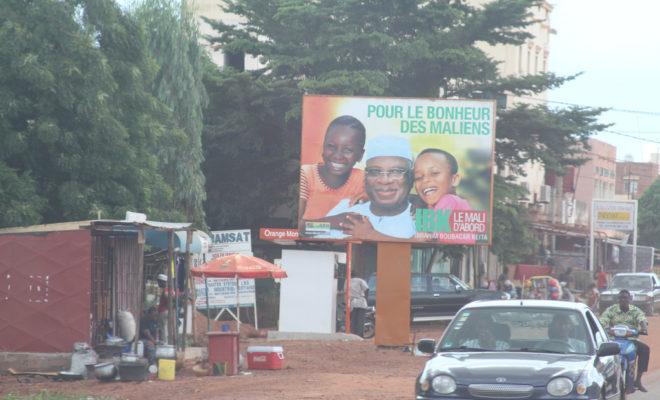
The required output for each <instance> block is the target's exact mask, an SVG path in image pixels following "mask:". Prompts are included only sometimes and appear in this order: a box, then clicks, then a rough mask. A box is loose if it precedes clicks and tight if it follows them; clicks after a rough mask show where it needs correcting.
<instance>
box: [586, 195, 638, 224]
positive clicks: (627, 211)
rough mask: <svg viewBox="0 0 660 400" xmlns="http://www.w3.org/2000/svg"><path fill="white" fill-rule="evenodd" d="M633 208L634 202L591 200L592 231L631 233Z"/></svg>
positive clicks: (633, 221)
mask: <svg viewBox="0 0 660 400" xmlns="http://www.w3.org/2000/svg"><path fill="white" fill-rule="evenodd" d="M635 208H636V200H627V201H626V200H619V201H614V200H593V217H594V229H604V230H611V231H632V230H633V229H635Z"/></svg>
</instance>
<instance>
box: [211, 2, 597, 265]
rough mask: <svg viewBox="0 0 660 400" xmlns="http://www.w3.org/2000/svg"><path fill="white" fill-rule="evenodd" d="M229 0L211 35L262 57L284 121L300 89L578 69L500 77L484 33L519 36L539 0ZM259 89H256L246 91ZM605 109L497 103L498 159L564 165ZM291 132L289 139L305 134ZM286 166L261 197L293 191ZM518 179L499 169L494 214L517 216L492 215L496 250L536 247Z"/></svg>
mask: <svg viewBox="0 0 660 400" xmlns="http://www.w3.org/2000/svg"><path fill="white" fill-rule="evenodd" d="M225 3H226V6H225V10H226V11H227V12H229V13H232V14H236V15H238V16H241V17H242V18H243V20H244V22H242V23H241V24H235V25H231V24H227V23H223V22H221V21H209V23H210V24H211V25H212V26H213V27H214V29H215V30H216V31H217V35H216V36H214V37H212V38H210V40H211V41H212V42H213V43H214V44H217V45H220V46H221V47H222V48H223V49H224V50H226V51H229V52H232V53H240V52H244V53H246V54H251V55H254V56H258V57H259V59H260V61H261V62H262V63H263V68H262V69H261V70H259V71H255V72H254V73H252V74H251V77H252V81H251V82H252V84H257V82H258V84H260V85H263V86H264V87H266V88H274V87H275V85H279V86H280V87H286V88H287V89H289V90H288V91H286V92H284V93H282V95H281V96H280V97H281V98H282V99H283V100H284V101H285V102H288V103H289V107H288V111H287V112H286V113H283V114H282V115H281V117H280V121H281V125H282V126H284V122H286V126H296V124H298V126H299V110H300V99H301V97H302V94H303V93H316V94H342V95H379V96H410V97H435V96H436V95H437V92H438V88H439V87H442V88H445V90H446V92H447V94H448V95H451V96H454V95H456V96H460V97H468V98H470V97H483V96H489V97H491V98H494V97H495V96H497V95H500V94H505V93H509V94H517V95H522V94H525V95H533V94H535V93H540V92H543V91H545V90H547V89H550V88H553V87H556V86H559V85H561V84H563V83H564V82H566V81H567V80H569V79H572V78H574V77H558V76H555V75H553V74H541V75H535V76H527V77H522V78H511V77H505V78H500V77H499V76H498V73H497V64H496V62H494V61H493V60H492V59H490V58H489V57H488V56H487V55H486V54H485V53H484V52H483V51H482V50H480V49H479V48H478V47H477V46H476V45H477V44H478V43H482V42H485V43H488V44H492V45H494V44H514V45H519V44H522V43H523V42H524V40H525V39H527V38H529V37H530V36H531V35H530V34H529V33H526V32H525V31H524V28H525V27H526V26H528V25H529V24H530V23H532V22H533V21H532V19H531V14H530V12H529V10H530V9H531V7H533V6H536V5H537V4H538V1H535V0H496V1H492V2H489V3H487V4H485V5H484V6H483V7H474V6H471V5H469V4H466V3H465V2H462V1H421V0H417V1H415V0H408V1H397V0H382V1H357V0H331V1H330V0H329V1H323V2H307V1H303V0H299V1H286V2H284V1H277V0H270V1H258V0H245V1H226V2H225ZM223 73H224V72H223ZM218 95H220V96H224V95H226V92H224V91H220V92H218ZM252 100H256V99H254V98H250V99H248V101H246V103H250V102H251V101H252ZM599 113H600V110H588V109H577V108H576V109H572V110H553V109H550V108H548V107H536V108H531V107H525V106H520V107H516V108H514V109H513V110H507V111H504V112H502V113H501V114H500V119H499V121H498V129H497V132H498V140H497V143H496V154H497V163H498V166H500V167H503V166H508V167H509V168H510V169H511V170H513V171H514V172H516V173H520V171H521V170H520V168H519V166H520V165H521V164H523V163H525V162H526V161H538V162H541V163H543V164H544V165H547V166H549V168H551V169H556V170H559V171H560V170H561V168H562V166H563V165H565V164H566V163H569V164H570V163H579V162H581V161H580V160H579V157H576V156H577V154H576V152H577V151H578V150H575V149H576V147H575V146H581V145H582V144H586V138H587V137H588V136H589V135H590V134H592V133H594V132H595V131H596V130H598V128H599V127H600V126H599V125H597V124H595V123H594V122H593V120H592V118H595V117H596V116H597V115H598V114H599ZM275 115H276V116H277V114H275ZM287 118H289V119H287ZM530 118H531V119H533V121H530ZM565 118H568V121H564V119H565ZM292 120H293V121H295V123H292V122H291V121H292ZM557 124H559V125H558V126H557ZM528 129H535V130H534V131H531V130H528ZM223 130H224V127H223V126H217V128H216V130H215V132H216V133H215V134H214V137H216V138H218V137H222V136H223ZM264 132H268V134H269V135H271V134H276V133H274V132H272V131H242V134H243V135H248V136H249V138H250V139H248V138H245V139H242V140H245V141H248V140H252V139H254V140H259V136H263V135H265V133H264ZM530 132H534V134H530ZM209 139H210V140H213V139H212V138H209ZM289 144H290V146H291V147H292V148H293V147H294V146H297V145H298V140H295V141H291V142H290V143H289ZM227 146H229V147H231V146H233V144H232V143H227ZM297 152H298V149H297V148H295V151H292V152H291V153H290V154H291V156H292V157H293V158H292V159H291V162H295V161H296V155H297ZM207 157H212V156H211V155H207ZM209 162H211V160H209ZM236 162H239V163H240V161H239V160H236ZM283 165H286V164H283ZM282 172H283V171H281V170H276V171H270V170H261V171H259V173H261V174H262V175H263V176H267V177H270V178H271V179H273V180H277V181H278V182H281V183H284V182H286V183H287V184H286V185H281V186H278V188H276V189H275V191H274V192H266V191H261V193H260V195H259V196H255V197H258V198H260V199H270V198H282V196H281V194H283V193H289V192H293V190H291V189H290V187H292V186H295V182H296V176H295V174H291V175H290V176H287V177H286V179H285V178H282V177H281V174H282ZM284 172H286V170H285V171H284ZM216 184H219V182H216ZM511 185H512V184H511V183H510V182H507V181H504V180H500V182H499V183H498V184H497V185H496V190H495V195H496V199H495V211H494V216H495V218H514V219H513V220H510V221H509V222H510V223H498V222H497V221H496V223H495V224H494V227H495V231H494V233H493V237H496V236H499V237H501V238H502V239H504V238H508V240H501V241H499V242H498V243H499V245H496V246H494V250H495V251H496V252H497V253H498V254H500V255H504V254H507V253H508V254H518V251H517V250H516V251H510V250H511V248H512V247H513V246H521V245H522V246H524V247H525V249H523V250H529V249H530V248H531V244H530V242H529V241H528V240H520V241H516V239H518V238H520V236H521V235H523V236H524V235H526V234H527V233H526V232H525V231H524V225H525V213H524V212H523V210H521V209H520V207H519V205H518V203H517V197H516V196H512V195H511V194H512V193H513V192H514V191H515V190H516V189H515V188H514V187H513V186H511ZM251 190H260V188H251ZM239 212H240V211H239ZM520 226H522V227H520Z"/></svg>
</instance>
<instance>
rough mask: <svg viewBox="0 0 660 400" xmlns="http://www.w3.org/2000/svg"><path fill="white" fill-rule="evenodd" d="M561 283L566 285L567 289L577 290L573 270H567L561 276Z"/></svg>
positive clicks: (569, 268)
mask: <svg viewBox="0 0 660 400" xmlns="http://www.w3.org/2000/svg"><path fill="white" fill-rule="evenodd" d="M559 282H564V283H566V287H567V288H569V289H575V277H574V276H573V268H571V267H568V268H566V270H565V271H564V272H563V273H561V274H560V275H559Z"/></svg>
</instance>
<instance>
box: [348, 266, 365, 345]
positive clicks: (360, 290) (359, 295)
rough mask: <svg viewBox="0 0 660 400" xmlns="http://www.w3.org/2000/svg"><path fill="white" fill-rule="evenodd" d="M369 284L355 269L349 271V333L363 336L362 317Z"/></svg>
mask: <svg viewBox="0 0 660 400" xmlns="http://www.w3.org/2000/svg"><path fill="white" fill-rule="evenodd" d="M368 297H369V285H367V282H366V281H365V280H364V279H362V278H360V277H359V276H358V275H357V274H356V273H355V271H351V287H350V307H351V333H353V334H355V335H358V336H360V337H363V336H364V317H365V315H366V313H367V308H368V305H367V298H368Z"/></svg>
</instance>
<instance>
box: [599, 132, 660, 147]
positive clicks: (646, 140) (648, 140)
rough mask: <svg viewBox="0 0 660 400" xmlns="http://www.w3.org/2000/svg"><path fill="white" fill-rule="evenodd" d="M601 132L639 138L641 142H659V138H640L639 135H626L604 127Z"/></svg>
mask: <svg viewBox="0 0 660 400" xmlns="http://www.w3.org/2000/svg"><path fill="white" fill-rule="evenodd" d="M602 132H606V133H612V134H614V135H619V136H625V137H628V138H631V139H636V140H639V141H641V142H647V143H655V144H660V140H653V139H644V138H640V137H637V136H633V135H628V134H625V133H621V132H617V131H611V130H607V129H606V130H603V131H602Z"/></svg>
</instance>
